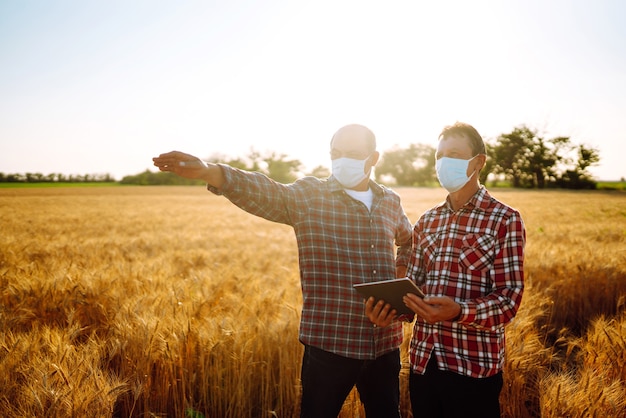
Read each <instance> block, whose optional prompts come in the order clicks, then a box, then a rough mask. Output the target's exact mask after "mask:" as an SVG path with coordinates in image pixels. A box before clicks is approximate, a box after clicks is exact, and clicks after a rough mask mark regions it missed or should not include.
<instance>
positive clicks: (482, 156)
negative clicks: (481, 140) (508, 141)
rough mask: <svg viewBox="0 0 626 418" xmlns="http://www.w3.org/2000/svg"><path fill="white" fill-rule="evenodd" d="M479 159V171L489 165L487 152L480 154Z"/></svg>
mask: <svg viewBox="0 0 626 418" xmlns="http://www.w3.org/2000/svg"><path fill="white" fill-rule="evenodd" d="M477 160H478V161H479V162H478V167H477V168H478V171H480V170H482V169H483V168H485V165H487V155H486V154H478V158H477Z"/></svg>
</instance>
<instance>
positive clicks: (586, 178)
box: [556, 145, 600, 189]
mask: <svg viewBox="0 0 626 418" xmlns="http://www.w3.org/2000/svg"><path fill="white" fill-rule="evenodd" d="M599 162H600V154H599V152H598V150H597V149H595V148H590V147H587V146H585V145H578V146H577V147H576V159H575V161H574V168H572V169H569V170H565V172H564V173H563V174H562V175H561V176H559V177H558V178H557V180H556V184H557V185H558V186H559V187H563V188H566V189H595V188H596V186H597V182H596V181H595V180H594V179H593V177H592V176H591V174H590V173H589V171H588V169H589V167H592V166H594V165H597V164H598V163H599Z"/></svg>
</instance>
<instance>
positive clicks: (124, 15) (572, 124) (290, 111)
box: [0, 0, 626, 180]
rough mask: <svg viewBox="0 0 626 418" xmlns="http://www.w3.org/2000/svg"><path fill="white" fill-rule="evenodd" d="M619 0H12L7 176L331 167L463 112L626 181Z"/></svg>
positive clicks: (5, 6)
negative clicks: (261, 164) (361, 128)
mask: <svg viewBox="0 0 626 418" xmlns="http://www.w3.org/2000/svg"><path fill="white" fill-rule="evenodd" d="M625 5H626V2H623V1H622V0H594V1H588V0H550V1H546V0H510V1H497V0H493V1H477V0H473V1H467V0H458V1H418V0H406V1H396V0H388V1H371V0H354V1H342V0H316V1H310V2H304V1H288V0H284V1H279V0H265V1H252V0H245V1H244V0H233V1H217V0H209V1H199V0H198V1H182V0H181V1H169V2H165V1H161V2H157V1H152V0H143V1H139V0H133V1H127V0H113V1H111V0H107V1H84V0H65V1H63V0H59V1H47V0H0V172H4V173H26V172H40V173H43V174H49V173H53V172H54V173H57V172H60V173H64V174H96V173H110V174H112V175H113V176H114V177H116V178H117V179H121V178H122V177H123V176H125V175H129V174H137V173H139V172H142V171H144V170H145V169H151V170H152V169H155V168H154V167H153V166H152V161H151V158H152V157H153V156H156V155H158V154H160V153H162V152H167V151H171V150H174V149H176V150H180V151H185V152H189V153H191V154H194V155H197V156H198V157H201V158H209V157H211V156H212V155H215V154H221V155H223V156H228V157H237V156H245V155H247V154H248V153H249V152H250V151H251V150H252V149H254V150H256V151H260V152H265V151H276V152H278V153H283V154H287V155H288V156H289V157H290V158H295V159H299V160H300V161H302V162H303V163H305V165H306V166H307V168H308V169H311V168H313V167H314V166H317V165H320V164H321V165H326V166H330V164H329V155H328V150H329V141H330V138H331V136H332V134H333V133H334V132H335V131H336V130H337V129H338V128H339V127H341V126H343V125H345V124H348V123H361V124H364V125H366V126H368V127H369V128H371V129H372V130H373V131H374V133H375V134H376V136H377V139H378V144H379V146H378V148H379V150H380V151H383V152H384V151H385V150H386V149H389V148H391V147H392V146H394V145H396V144H397V145H399V146H402V147H406V146H408V145H409V144H411V143H423V144H431V145H433V146H436V143H437V136H438V134H439V132H440V130H441V128H442V127H443V126H444V125H447V124H450V123H454V122H455V121H457V120H459V121H464V122H468V123H471V124H472V125H474V126H475V127H476V128H477V129H478V131H479V132H480V133H481V134H482V135H483V137H485V138H495V137H497V136H498V135H499V134H501V133H508V132H511V131H512V130H513V128H514V127H516V126H519V125H521V124H526V125H527V126H529V127H531V128H533V129H537V130H538V131H539V133H540V135H542V136H544V137H545V138H552V137H556V136H570V137H571V138H572V141H573V142H574V143H583V144H586V145H588V146H592V147H596V148H598V149H599V151H600V156H601V166H600V167H598V168H596V169H594V170H593V174H594V175H596V177H597V178H598V179H600V180H617V179H619V178H621V177H626V164H624V162H623V161H622V160H623V159H624V158H626V133H625V132H626V130H625V128H624V117H626V25H624V22H623V19H624V17H626V6H625Z"/></svg>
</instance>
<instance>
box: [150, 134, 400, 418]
mask: <svg viewBox="0 0 626 418" xmlns="http://www.w3.org/2000/svg"><path fill="white" fill-rule="evenodd" d="M378 158H379V154H378V152H377V151H376V139H375V137H374V134H373V133H372V132H371V131H370V130H369V129H367V128H366V127H364V126H361V125H348V126H345V127H343V128H341V129H339V131H337V133H335V135H334V136H333V138H332V140H331V161H332V166H333V175H332V176H331V177H329V178H328V179H325V180H322V179H318V178H314V177H305V178H302V179H299V180H297V181H296V182H294V183H292V184H286V185H285V184H280V183H277V182H275V181H273V180H271V179H269V178H268V177H266V176H265V175H263V174H261V173H256V172H247V171H242V170H238V169H236V168H232V167H230V166H228V165H223V164H207V163H204V162H202V161H200V160H199V159H198V158H196V157H194V156H191V155H188V154H183V153H181V152H176V151H174V152H170V153H166V154H161V155H160V156H159V157H157V158H154V159H153V160H154V164H155V166H157V167H159V169H160V170H161V171H171V172H174V173H176V174H178V175H180V176H183V177H187V178H198V179H203V180H204V181H206V182H207V184H208V188H209V190H210V191H212V192H214V193H217V194H221V195H224V196H225V197H226V198H228V199H229V200H230V201H231V202H233V203H234V204H235V205H237V206H238V207H240V208H242V209H244V210H245V211H247V212H249V213H251V214H253V215H257V216H260V217H263V218H265V219H268V220H270V221H274V222H280V223H284V224H287V225H291V226H292V227H293V228H294V231H295V235H296V241H297V245H298V255H299V266H300V280H301V285H302V294H303V307H302V317H301V322H300V334H299V338H300V341H301V342H302V343H303V344H304V346H305V350H304V357H303V364H302V403H301V416H302V417H336V416H337V415H338V414H339V412H340V410H341V407H342V405H343V403H344V401H345V399H346V397H347V395H348V394H349V392H350V391H351V390H352V388H353V386H354V385H356V386H357V389H358V391H359V395H360V399H361V401H362V402H363V404H364V406H365V411H366V414H367V416H368V418H371V417H384V418H387V417H399V416H400V414H399V400H400V389H399V371H400V354H399V346H400V344H401V342H402V337H403V333H402V324H401V323H400V322H398V321H396V323H394V324H392V325H390V326H388V327H384V328H378V327H376V326H375V325H374V324H372V323H371V322H370V321H369V320H368V318H367V316H366V315H365V313H364V312H363V298H362V296H359V295H358V294H357V292H356V291H355V290H354V288H353V285H354V284H356V283H361V282H368V281H370V282H371V281H378V280H384V279H393V278H395V277H404V276H405V274H406V266H407V264H408V260H409V257H410V251H411V241H412V226H411V223H410V222H409V220H408V218H407V216H406V214H405V213H404V210H403V209H402V206H401V204H400V197H399V196H398V195H397V194H396V193H395V192H393V191H391V190H389V189H387V188H385V187H383V186H380V185H378V184H377V183H375V182H374V181H372V180H370V173H371V169H372V167H373V166H374V165H375V164H376V162H377V161H378Z"/></svg>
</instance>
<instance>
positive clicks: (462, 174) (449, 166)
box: [435, 156, 476, 193]
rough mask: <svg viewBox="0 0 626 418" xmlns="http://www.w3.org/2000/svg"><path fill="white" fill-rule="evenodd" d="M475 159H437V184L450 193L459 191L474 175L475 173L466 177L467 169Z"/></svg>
mask: <svg viewBox="0 0 626 418" xmlns="http://www.w3.org/2000/svg"><path fill="white" fill-rule="evenodd" d="M475 157H476V156H474V157H472V158H470V159H469V160H463V159H460V158H449V157H441V158H439V159H438V160H437V162H436V164H435V166H436V168H437V178H438V179H439V183H441V185H442V186H443V187H444V188H445V189H446V190H448V191H449V192H450V193H454V192H457V191H459V190H461V189H462V188H463V186H465V185H466V184H467V182H468V181H470V178H472V176H473V175H474V172H475V171H474V172H472V174H471V175H470V176H469V177H468V176H467V167H468V166H469V163H470V161H472V160H473V159H474V158H475Z"/></svg>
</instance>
